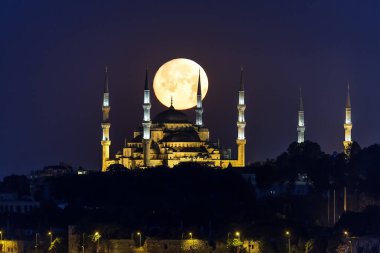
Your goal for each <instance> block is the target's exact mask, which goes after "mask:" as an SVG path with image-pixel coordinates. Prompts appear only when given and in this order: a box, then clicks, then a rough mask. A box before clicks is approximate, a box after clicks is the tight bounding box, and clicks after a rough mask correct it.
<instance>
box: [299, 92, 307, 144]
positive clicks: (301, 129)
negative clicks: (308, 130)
mask: <svg viewBox="0 0 380 253" xmlns="http://www.w3.org/2000/svg"><path fill="white" fill-rule="evenodd" d="M297 132H298V139H297V142H298V143H303V142H304V141H305V116H304V111H303V99H302V90H301V88H300V105H299V109H298V125H297Z"/></svg>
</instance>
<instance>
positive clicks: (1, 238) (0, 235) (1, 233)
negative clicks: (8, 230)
mask: <svg viewBox="0 0 380 253" xmlns="http://www.w3.org/2000/svg"><path fill="white" fill-rule="evenodd" d="M2 240H3V231H1V230H0V241H2Z"/></svg>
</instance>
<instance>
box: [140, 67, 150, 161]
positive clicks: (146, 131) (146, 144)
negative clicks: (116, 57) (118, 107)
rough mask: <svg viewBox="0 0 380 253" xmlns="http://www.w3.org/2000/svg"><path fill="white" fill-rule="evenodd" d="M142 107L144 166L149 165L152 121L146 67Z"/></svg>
mask: <svg viewBox="0 0 380 253" xmlns="http://www.w3.org/2000/svg"><path fill="white" fill-rule="evenodd" d="M142 107H143V109H144V118H143V122H142V126H143V140H142V144H143V153H144V166H145V167H148V166H150V157H149V155H150V144H151V138H150V126H151V124H152V122H151V121H150V108H151V107H152V106H151V104H150V90H149V82H148V68H146V71H145V86H144V103H143V106H142Z"/></svg>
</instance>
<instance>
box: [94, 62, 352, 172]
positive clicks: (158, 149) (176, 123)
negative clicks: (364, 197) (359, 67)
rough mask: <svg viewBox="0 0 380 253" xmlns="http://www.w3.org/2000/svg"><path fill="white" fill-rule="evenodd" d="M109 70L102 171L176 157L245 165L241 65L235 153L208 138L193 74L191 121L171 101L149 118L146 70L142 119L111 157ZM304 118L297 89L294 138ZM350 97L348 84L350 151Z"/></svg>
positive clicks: (347, 139)
mask: <svg viewBox="0 0 380 253" xmlns="http://www.w3.org/2000/svg"><path fill="white" fill-rule="evenodd" d="M108 85H109V79H108V71H107V69H106V76H105V85H104V94H103V106H102V111H103V121H102V124H101V126H102V130H103V136H102V140H101V145H102V171H106V170H107V168H108V167H109V166H110V165H112V164H121V165H123V166H124V167H126V168H128V169H135V168H148V167H155V166H167V167H170V168H172V167H174V166H175V165H178V164H180V163H189V162H195V163H199V164H203V165H208V166H211V167H220V168H226V167H228V166H232V167H244V166H245V145H246V138H245V126H246V122H245V117H244V111H245V108H246V105H245V101H244V82H243V69H241V76H240V86H239V90H238V92H237V93H238V94H237V95H238V104H237V118H238V120H237V123H236V125H237V139H236V144H237V159H232V158H231V150H230V149H222V148H221V147H220V145H219V143H214V142H212V141H210V138H209V137H210V132H209V129H208V128H207V127H206V126H205V125H204V124H203V105H202V89H201V85H202V84H201V78H200V74H199V76H198V86H197V104H196V107H195V114H196V118H195V122H192V121H191V120H189V119H188V117H187V115H186V114H184V113H183V112H181V111H180V110H176V109H175V107H174V105H173V100H172V101H171V106H170V107H169V108H168V109H167V110H164V111H162V112H160V113H158V114H157V115H156V116H155V117H154V118H153V119H152V120H151V116H150V115H151V114H150V109H151V103H150V85H149V81H148V70H147V71H146V76H145V84H144V92H143V104H142V108H143V119H142V122H141V125H140V126H139V127H137V129H136V130H135V131H134V132H133V136H132V135H131V139H130V140H129V141H126V142H125V145H124V147H123V149H122V151H119V152H117V154H116V155H115V157H114V158H111V157H110V146H111V140H110V127H111V123H110V121H109V113H110V109H111V107H110V93H109V88H108ZM305 129H306V126H305V119H304V107H303V99H302V93H301V90H300V102H299V110H298V124H297V133H298V136H297V137H298V138H297V142H298V143H303V142H304V140H305ZM351 130H352V122H351V99H350V87H349V85H348V87H347V97H346V106H345V122H344V141H343V151H344V153H345V154H346V156H347V157H349V156H350V150H351V145H352V143H353V142H352V137H351Z"/></svg>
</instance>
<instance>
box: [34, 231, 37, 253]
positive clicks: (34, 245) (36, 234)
mask: <svg viewBox="0 0 380 253" xmlns="http://www.w3.org/2000/svg"><path fill="white" fill-rule="evenodd" d="M34 247H35V248H36V253H37V251H38V233H36V245H34Z"/></svg>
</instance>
